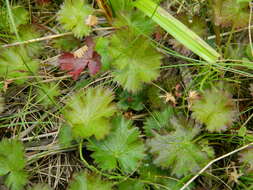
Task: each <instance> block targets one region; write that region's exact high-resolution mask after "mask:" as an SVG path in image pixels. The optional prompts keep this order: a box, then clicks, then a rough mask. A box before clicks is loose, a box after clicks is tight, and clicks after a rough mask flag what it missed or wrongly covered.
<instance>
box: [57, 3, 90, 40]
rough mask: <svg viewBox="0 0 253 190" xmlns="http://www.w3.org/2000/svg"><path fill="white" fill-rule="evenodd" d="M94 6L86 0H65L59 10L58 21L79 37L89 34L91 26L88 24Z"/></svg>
mask: <svg viewBox="0 0 253 190" xmlns="http://www.w3.org/2000/svg"><path fill="white" fill-rule="evenodd" d="M93 12H94V10H93V8H92V7H91V6H90V5H89V4H87V3H86V1H85V0H75V1H72V0H65V2H64V4H63V5H62V7H61V10H60V11H59V12H58V21H59V22H60V23H61V24H62V26H63V28H64V29H66V30H71V31H72V32H73V33H74V35H75V36H76V37H77V38H82V37H83V36H87V35H89V33H90V32H91V27H90V26H88V25H87V24H86V20H87V18H88V16H89V15H92V14H93Z"/></svg>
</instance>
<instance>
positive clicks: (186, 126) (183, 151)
mask: <svg viewBox="0 0 253 190" xmlns="http://www.w3.org/2000/svg"><path fill="white" fill-rule="evenodd" d="M171 123H172V125H173V126H174V129H175V131H173V132H170V133H169V134H163V135H160V134H158V133H156V134H155V137H154V138H152V139H151V140H148V142H147V145H148V146H149V147H150V153H152V154H153V155H154V164H156V165H158V166H161V167H163V168H170V169H171V171H172V174H175V175H176V176H178V177H181V176H183V175H187V174H189V173H194V172H197V171H198V170H199V169H201V168H202V167H203V166H204V165H205V164H206V163H207V162H208V160H209V158H208V155H207V154H206V153H205V152H203V151H202V150H201V147H200V146H199V145H198V144H196V143H195V142H194V138H195V137H196V135H197V134H198V133H199V132H200V129H199V128H196V127H193V126H192V124H191V123H185V121H184V122H181V121H178V120H177V119H176V118H173V119H172V120H171ZM186 166H187V167H186Z"/></svg>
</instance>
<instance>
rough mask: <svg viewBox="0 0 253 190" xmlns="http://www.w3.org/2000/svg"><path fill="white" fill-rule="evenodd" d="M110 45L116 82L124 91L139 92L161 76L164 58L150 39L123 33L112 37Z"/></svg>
mask: <svg viewBox="0 0 253 190" xmlns="http://www.w3.org/2000/svg"><path fill="white" fill-rule="evenodd" d="M110 45H111V46H110V47H111V48H110V49H109V52H110V55H111V57H112V59H113V62H112V65H113V67H114V72H113V76H114V80H115V81H117V82H118V83H119V84H120V85H122V86H123V88H124V89H126V90H128V91H132V92H137V91H138V90H140V89H141V88H142V86H143V84H144V83H150V82H151V81H152V80H155V79H156V78H157V77H158V76H159V68H160V65H161V58H162V56H161V54H159V53H158V52H157V51H156V49H155V48H154V47H153V46H151V45H150V41H149V40H148V39H145V38H144V37H137V38H136V37H135V36H132V35H131V34H129V33H127V32H125V31H121V32H118V33H116V34H115V35H113V36H112V38H111V44H110ZM140 46H141V47H140Z"/></svg>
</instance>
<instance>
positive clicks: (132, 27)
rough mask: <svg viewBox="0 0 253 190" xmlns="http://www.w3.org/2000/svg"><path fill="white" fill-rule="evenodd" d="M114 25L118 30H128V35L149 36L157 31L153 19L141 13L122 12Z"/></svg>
mask: <svg viewBox="0 0 253 190" xmlns="http://www.w3.org/2000/svg"><path fill="white" fill-rule="evenodd" d="M113 25H114V26H115V27H117V28H123V29H124V30H127V32H128V35H133V36H139V35H146V36H149V35H151V34H152V32H153V31H154V29H155V24H154V22H153V20H152V19H150V18H148V17H147V16H145V15H144V14H143V13H142V12H140V11H132V12H127V13H126V12H120V13H119V14H118V16H117V18H116V19H115V21H114V23H113Z"/></svg>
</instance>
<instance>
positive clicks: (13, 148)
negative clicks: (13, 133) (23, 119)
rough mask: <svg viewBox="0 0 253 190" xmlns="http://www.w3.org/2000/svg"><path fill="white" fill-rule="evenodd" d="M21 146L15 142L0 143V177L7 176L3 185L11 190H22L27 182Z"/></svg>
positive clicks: (3, 141)
mask: <svg viewBox="0 0 253 190" xmlns="http://www.w3.org/2000/svg"><path fill="white" fill-rule="evenodd" d="M25 164H26V160H25V157H24V147H23V144H22V143H21V142H19V141H17V140H10V139H3V140H2V141H1V142H0V175H1V176H2V175H7V177H6V180H5V184H6V185H7V186H8V187H9V188H10V189H11V190H22V189H23V186H24V185H25V184H26V182H27V177H28V176H27V173H26V172H25V171H24V167H25Z"/></svg>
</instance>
